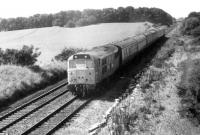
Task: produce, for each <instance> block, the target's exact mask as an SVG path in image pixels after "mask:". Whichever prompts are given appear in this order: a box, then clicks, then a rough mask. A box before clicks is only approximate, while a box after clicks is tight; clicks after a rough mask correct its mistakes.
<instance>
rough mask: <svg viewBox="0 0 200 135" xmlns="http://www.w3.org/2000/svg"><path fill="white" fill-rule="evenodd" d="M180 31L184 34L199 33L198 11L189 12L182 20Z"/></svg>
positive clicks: (199, 16)
mask: <svg viewBox="0 0 200 135" xmlns="http://www.w3.org/2000/svg"><path fill="white" fill-rule="evenodd" d="M181 31H182V33H183V34H185V35H193V36H199V35H200V12H199V13H197V12H191V13H190V14H189V15H188V17H187V18H186V19H185V20H184V22H183V24H182V26H181Z"/></svg>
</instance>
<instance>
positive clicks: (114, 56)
mask: <svg viewBox="0 0 200 135" xmlns="http://www.w3.org/2000/svg"><path fill="white" fill-rule="evenodd" d="M166 30H167V26H159V27H156V28H151V29H149V30H147V31H145V32H144V33H143V34H140V35H137V36H133V37H128V38H125V39H123V40H121V41H118V42H113V43H109V44H106V45H102V46H98V47H94V48H92V49H90V50H87V51H83V52H79V53H76V54H74V55H72V56H70V57H69V58H68V60H67V68H68V70H67V74H68V79H67V81H68V89H69V90H70V91H71V92H72V93H73V94H75V95H77V96H80V97H87V96H91V95H94V94H97V93H98V92H99V91H100V90H101V89H99V88H100V87H101V85H102V84H103V83H104V81H105V80H108V78H109V77H111V76H112V75H113V74H114V73H115V72H116V71H117V70H118V69H119V68H120V67H122V66H124V65H125V64H127V63H128V62H129V61H130V60H132V59H133V58H134V57H135V56H136V55H137V54H138V53H139V52H141V51H142V50H144V49H145V48H147V47H149V46H150V45H152V43H153V42H155V41H156V40H157V39H159V38H161V37H163V36H165V34H166Z"/></svg>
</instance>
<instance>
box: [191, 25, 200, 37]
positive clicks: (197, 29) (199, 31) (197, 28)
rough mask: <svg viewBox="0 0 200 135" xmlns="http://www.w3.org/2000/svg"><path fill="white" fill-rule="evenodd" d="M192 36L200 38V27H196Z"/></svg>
mask: <svg viewBox="0 0 200 135" xmlns="http://www.w3.org/2000/svg"><path fill="white" fill-rule="evenodd" d="M191 34H192V35H194V36H199V35H200V26H198V27H196V28H195V29H192V30H191Z"/></svg>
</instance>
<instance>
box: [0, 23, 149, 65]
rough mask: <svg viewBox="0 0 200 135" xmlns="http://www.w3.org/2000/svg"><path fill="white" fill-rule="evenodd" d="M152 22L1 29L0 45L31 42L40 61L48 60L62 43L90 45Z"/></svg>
mask: <svg viewBox="0 0 200 135" xmlns="http://www.w3.org/2000/svg"><path fill="white" fill-rule="evenodd" d="M151 25H152V24H151V23H148V22H142V23H107V24H97V25H90V26H85V27H78V28H62V27H47V28H36V29H27V30H16V31H9V32H0V48H2V49H6V48H17V49H19V48H21V47H22V45H34V47H37V48H39V49H40V51H41V52H42V54H41V56H40V57H39V58H38V60H39V62H38V63H39V64H42V63H48V62H49V61H50V60H51V59H52V58H53V57H54V56H55V55H57V54H58V53H60V52H61V50H62V49H63V48H65V47H75V48H91V47H94V46H99V45H104V44H106V43H110V42H113V41H118V40H122V39H124V38H126V37H128V36H134V35H137V34H140V33H143V32H144V31H145V30H146V29H147V28H149V27H150V26H151Z"/></svg>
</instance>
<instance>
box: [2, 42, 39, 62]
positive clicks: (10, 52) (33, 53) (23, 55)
mask: <svg viewBox="0 0 200 135" xmlns="http://www.w3.org/2000/svg"><path fill="white" fill-rule="evenodd" d="M40 54H41V53H40V52H38V49H37V48H36V49H34V47H33V46H26V45H24V46H23V47H22V49H20V50H17V49H6V50H5V51H3V50H1V49H0V64H14V65H21V66H29V65H33V64H35V62H36V61H37V57H38V56H39V55H40Z"/></svg>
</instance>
